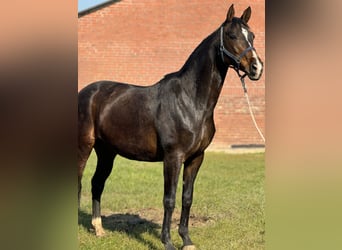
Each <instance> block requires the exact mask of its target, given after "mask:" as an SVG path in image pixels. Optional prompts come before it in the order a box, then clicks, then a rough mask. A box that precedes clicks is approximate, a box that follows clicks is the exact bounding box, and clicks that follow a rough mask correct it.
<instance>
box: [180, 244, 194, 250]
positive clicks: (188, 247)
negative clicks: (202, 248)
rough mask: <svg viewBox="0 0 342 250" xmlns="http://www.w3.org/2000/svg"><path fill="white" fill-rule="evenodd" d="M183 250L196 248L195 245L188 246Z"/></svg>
mask: <svg viewBox="0 0 342 250" xmlns="http://www.w3.org/2000/svg"><path fill="white" fill-rule="evenodd" d="M182 250H196V247H195V245H188V246H184V247H182Z"/></svg>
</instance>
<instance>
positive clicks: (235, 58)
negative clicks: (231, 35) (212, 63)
mask: <svg viewBox="0 0 342 250" xmlns="http://www.w3.org/2000/svg"><path fill="white" fill-rule="evenodd" d="M250 50H255V48H254V47H252V46H249V47H248V48H247V49H245V50H244V51H243V52H242V53H241V54H240V55H239V56H235V55H233V54H232V53H230V52H229V51H228V50H227V49H226V48H225V47H224V45H223V26H221V28H220V53H221V58H222V61H223V62H224V54H225V55H226V56H228V57H229V58H230V59H233V61H234V62H235V65H234V66H232V68H234V69H235V71H236V72H237V74H238V75H239V76H240V78H241V77H245V76H246V75H247V73H245V74H244V75H243V76H241V75H240V73H239V70H240V63H241V59H242V58H243V57H244V56H245V55H246V54H247V52H248V51H250Z"/></svg>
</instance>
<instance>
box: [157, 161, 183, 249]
mask: <svg viewBox="0 0 342 250" xmlns="http://www.w3.org/2000/svg"><path fill="white" fill-rule="evenodd" d="M181 166H182V162H181V160H180V159H179V157H166V158H165V159H164V199H163V203H164V219H163V226H162V233H161V241H162V242H163V243H164V245H165V249H166V250H175V249H176V248H175V247H174V246H173V245H172V242H171V236H170V227H171V218H172V213H173V210H174V208H175V204H176V191H177V183H178V177H179V172H180V169H181Z"/></svg>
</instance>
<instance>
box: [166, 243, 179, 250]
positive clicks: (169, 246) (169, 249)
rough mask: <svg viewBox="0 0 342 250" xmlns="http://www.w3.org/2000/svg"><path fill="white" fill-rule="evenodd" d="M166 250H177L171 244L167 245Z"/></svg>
mask: <svg viewBox="0 0 342 250" xmlns="http://www.w3.org/2000/svg"><path fill="white" fill-rule="evenodd" d="M165 250H177V249H176V248H175V247H174V246H173V245H172V244H171V243H167V244H165Z"/></svg>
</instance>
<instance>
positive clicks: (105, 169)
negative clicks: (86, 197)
mask: <svg viewBox="0 0 342 250" xmlns="http://www.w3.org/2000/svg"><path fill="white" fill-rule="evenodd" d="M94 148H95V151H96V154H97V166H96V171H95V174H94V176H93V178H92V180H91V185H92V189H91V192H92V199H93V214H92V221H91V224H92V225H93V227H94V229H95V234H96V236H102V235H104V234H105V232H104V230H103V227H102V221H101V195H102V192H103V189H104V184H105V181H106V180H107V178H108V176H109V175H110V173H111V172H112V168H113V161H114V158H115V155H116V154H115V153H113V152H112V151H111V150H109V149H108V148H107V147H106V146H105V145H103V144H102V142H100V141H99V142H96V144H95V146H94Z"/></svg>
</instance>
